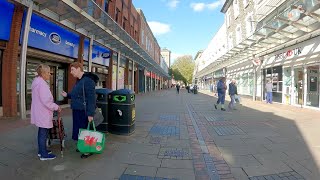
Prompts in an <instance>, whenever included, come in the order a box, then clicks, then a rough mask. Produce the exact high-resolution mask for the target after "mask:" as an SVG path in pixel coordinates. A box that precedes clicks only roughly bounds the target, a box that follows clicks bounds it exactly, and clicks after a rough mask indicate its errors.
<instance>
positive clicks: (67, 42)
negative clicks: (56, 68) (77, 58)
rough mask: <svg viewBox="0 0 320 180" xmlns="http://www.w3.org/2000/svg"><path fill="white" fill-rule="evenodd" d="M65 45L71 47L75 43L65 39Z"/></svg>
mask: <svg viewBox="0 0 320 180" xmlns="http://www.w3.org/2000/svg"><path fill="white" fill-rule="evenodd" d="M66 45H68V46H71V47H75V46H76V45H75V44H73V43H72V42H69V41H67V40H66Z"/></svg>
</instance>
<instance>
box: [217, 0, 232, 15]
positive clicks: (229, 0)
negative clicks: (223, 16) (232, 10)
mask: <svg viewBox="0 0 320 180" xmlns="http://www.w3.org/2000/svg"><path fill="white" fill-rule="evenodd" d="M232 2H233V0H226V2H225V3H224V5H223V6H222V9H221V10H220V12H222V13H226V12H227V10H228V9H229V7H230V5H231V3H232Z"/></svg>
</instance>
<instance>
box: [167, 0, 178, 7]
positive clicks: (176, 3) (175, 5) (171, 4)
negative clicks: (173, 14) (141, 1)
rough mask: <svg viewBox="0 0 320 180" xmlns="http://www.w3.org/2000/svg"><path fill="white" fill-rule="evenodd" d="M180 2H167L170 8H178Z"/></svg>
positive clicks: (176, 0)
mask: <svg viewBox="0 0 320 180" xmlns="http://www.w3.org/2000/svg"><path fill="white" fill-rule="evenodd" d="M179 2H180V1H178V0H168V2H167V5H168V6H169V7H170V8H173V9H174V8H176V7H177V5H178V4H179Z"/></svg>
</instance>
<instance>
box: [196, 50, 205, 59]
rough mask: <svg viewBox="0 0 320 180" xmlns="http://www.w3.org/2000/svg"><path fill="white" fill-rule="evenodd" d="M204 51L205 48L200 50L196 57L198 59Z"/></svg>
mask: <svg viewBox="0 0 320 180" xmlns="http://www.w3.org/2000/svg"><path fill="white" fill-rule="evenodd" d="M202 53H203V50H200V51H198V52H197V54H196V56H195V57H194V59H197V58H198V56H201V54H202Z"/></svg>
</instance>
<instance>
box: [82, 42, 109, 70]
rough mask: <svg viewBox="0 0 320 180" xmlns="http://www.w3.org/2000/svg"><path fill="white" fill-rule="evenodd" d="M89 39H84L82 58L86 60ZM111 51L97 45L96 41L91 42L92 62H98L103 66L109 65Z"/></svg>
mask: <svg viewBox="0 0 320 180" xmlns="http://www.w3.org/2000/svg"><path fill="white" fill-rule="evenodd" d="M89 44H90V42H89V39H85V40H84V57H83V59H84V60H86V61H88V60H89V59H88V58H89ZM110 54H111V51H110V50H109V49H108V48H106V47H104V46H101V45H99V44H98V43H96V42H93V45H92V63H95V64H100V65H104V66H109V61H110Z"/></svg>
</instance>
